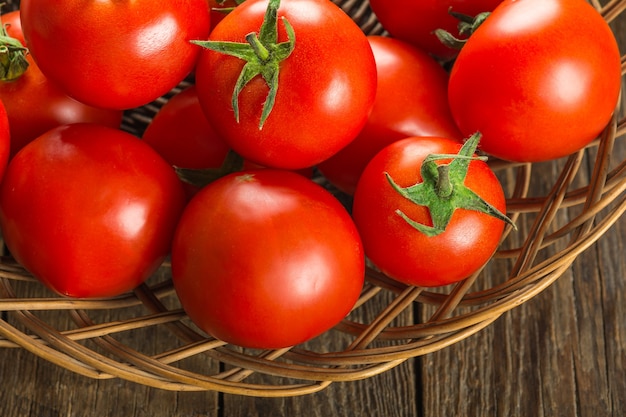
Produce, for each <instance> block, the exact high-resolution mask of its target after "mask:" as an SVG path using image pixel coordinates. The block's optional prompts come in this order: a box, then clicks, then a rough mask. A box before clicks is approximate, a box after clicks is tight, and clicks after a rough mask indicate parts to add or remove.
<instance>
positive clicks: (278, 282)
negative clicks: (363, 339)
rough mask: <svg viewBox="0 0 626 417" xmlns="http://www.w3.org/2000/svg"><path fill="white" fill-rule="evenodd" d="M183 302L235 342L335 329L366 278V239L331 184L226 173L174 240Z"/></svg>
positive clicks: (289, 338) (258, 343)
mask: <svg viewBox="0 0 626 417" xmlns="http://www.w3.org/2000/svg"><path fill="white" fill-rule="evenodd" d="M172 275H173V280H174V286H175V288H176V293H177V294H178V297H179V299H180V301H181V303H182V306H183V308H184V309H185V311H186V312H187V314H188V315H189V317H190V318H191V320H193V321H194V322H195V323H196V324H197V325H198V326H199V327H200V328H201V329H203V330H204V331H206V332H207V333H209V334H211V335H213V336H214V337H217V338H219V339H221V340H224V341H227V342H229V343H233V344H237V345H240V346H246V347H255V348H281V347H286V346H291V345H295V344H298V343H301V342H304V341H306V340H309V339H311V338H313V337H315V336H317V335H319V334H321V333H322V332H324V331H326V330H328V329H329V328H331V327H332V326H334V325H335V324H337V323H338V322H339V321H341V320H342V319H343V318H344V316H346V315H347V314H348V312H349V311H350V310H351V309H352V307H353V306H354V304H355V302H356V300H357V299H358V297H359V294H360V291H361V288H362V285H363V279H364V257H363V248H362V245H361V240H360V238H359V235H358V233H357V231H356V228H355V226H354V223H353V222H352V219H351V218H350V216H349V214H348V212H347V211H346V210H345V208H344V207H343V206H342V205H341V204H340V203H339V202H338V200H336V199H335V197H334V196H332V195H331V194H330V193H329V192H328V191H326V190H325V189H323V188H322V187H320V186H319V185H317V184H315V183H314V182H312V181H310V180H308V179H306V178H304V177H302V176H301V175H298V174H295V173H293V172H288V171H279V170H273V169H262V170H252V171H246V172H241V173H235V174H231V175H228V176H226V177H223V178H221V179H219V180H217V181H215V182H213V183H211V184H209V185H208V186H206V187H204V188H203V189H202V190H200V191H199V192H198V194H196V195H195V197H194V198H193V199H192V200H191V202H190V203H189V204H188V206H187V208H186V209H185V212H184V213H183V216H182V218H181V220H180V223H179V226H178V228H177V231H176V235H175V237H174V241H173V246H172Z"/></svg>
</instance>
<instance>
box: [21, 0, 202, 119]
mask: <svg viewBox="0 0 626 417" xmlns="http://www.w3.org/2000/svg"><path fill="white" fill-rule="evenodd" d="M20 7H21V14H22V16H21V18H22V27H23V30H24V36H25V38H26V40H27V43H28V47H29V49H30V52H31V53H32V55H33V57H34V59H35V61H36V62H37V64H38V65H39V67H40V68H41V71H42V72H43V73H44V74H45V75H46V76H47V77H48V78H49V79H50V80H52V81H53V82H54V83H56V84H58V85H59V86H60V87H61V89H63V90H64V91H65V92H66V93H67V94H68V95H70V96H71V97H73V98H75V99H77V100H78V101H82V102H84V103H87V104H90V105H92V106H96V107H105V108H114V109H129V108H133V107H138V106H141V105H144V104H146V103H148V102H150V101H152V100H154V99H156V98H158V97H160V96H162V95H163V94H165V93H167V92H168V91H169V90H171V89H172V88H173V87H175V86H176V85H177V84H178V83H179V82H180V81H181V80H183V79H184V78H185V77H186V76H187V75H188V74H189V73H190V72H191V71H192V69H193V68H194V65H195V63H196V60H197V56H198V53H199V50H200V48H198V47H197V46H196V45H193V44H191V43H190V41H191V40H194V39H204V38H206V36H207V34H208V32H209V27H210V18H209V10H208V4H207V1H206V0H185V1H167V2H156V1H152V0H136V1H132V2H130V1H123V2H108V1H89V2H85V1H82V0H63V1H59V0H23V1H22V2H21V6H20Z"/></svg>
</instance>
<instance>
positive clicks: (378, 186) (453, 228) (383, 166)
mask: <svg viewBox="0 0 626 417" xmlns="http://www.w3.org/2000/svg"><path fill="white" fill-rule="evenodd" d="M460 147H461V144H459V142H458V141H455V140H451V139H447V138H420V137H413V138H406V139H402V140H399V141H397V142H394V143H392V144H391V145H389V146H387V147H385V148H384V149H383V150H382V151H380V152H379V153H378V154H377V155H376V156H375V157H374V158H373V159H372V160H371V161H370V163H369V164H368V165H367V168H365V171H364V172H363V175H361V178H360V180H359V183H358V185H357V189H356V192H355V195H354V202H353V217H354V221H355V223H356V225H357V227H358V230H359V233H360V234H361V237H362V239H363V245H364V247H365V254H366V256H367V257H368V258H369V259H370V260H371V261H372V262H373V263H374V264H375V265H376V266H377V267H378V268H380V269H381V270H382V271H383V272H384V273H386V274H387V275H389V276H390V277H391V278H394V279H396V280H398V281H401V282H404V283H407V284H411V285H418V286H426V287H432V286H441V285H447V284H450V283H453V282H457V281H460V280H462V279H464V278H466V277H468V276H469V275H471V274H472V273H473V272H475V271H477V270H478V269H479V268H481V267H482V266H483V265H484V264H485V263H486V262H487V261H488V260H489V259H490V258H491V256H492V255H493V253H494V252H495V250H496V248H497V246H498V244H499V241H500V238H501V236H502V232H503V229H504V225H505V223H504V222H503V221H502V220H500V219H498V218H496V217H492V216H490V215H487V214H485V213H482V212H478V211H473V210H467V209H457V210H456V211H455V212H454V214H453V215H452V217H451V219H450V223H449V224H448V225H447V227H446V228H445V231H444V232H443V233H441V234H438V235H436V236H428V235H426V234H425V233H423V232H421V231H419V230H416V229H415V228H414V227H413V226H412V225H410V224H409V223H408V222H407V221H406V220H405V219H404V218H403V217H402V216H401V215H399V214H398V212H397V211H398V210H400V211H401V212H402V213H404V214H405V215H406V216H408V218H409V219H411V220H413V221H415V222H418V223H420V224H423V225H426V226H432V225H433V220H432V219H433V215H432V212H431V211H430V209H428V208H426V207H425V206H422V205H418V204H415V203H413V202H412V201H410V200H409V199H407V198H405V197H404V196H403V195H401V194H399V193H398V192H397V191H396V190H395V189H394V188H393V187H392V186H391V185H390V182H389V180H388V179H387V177H386V175H385V174H386V173H388V174H389V176H390V177H391V178H392V179H393V180H394V181H395V183H396V184H398V185H399V186H401V187H410V186H413V185H415V184H418V183H421V182H423V177H422V174H421V172H420V171H421V168H422V163H423V161H424V159H425V158H426V157H427V156H428V155H431V154H456V153H458V152H459V149H460ZM444 162H450V160H447V161H439V162H438V164H439V165H440V164H442V163H444ZM464 185H465V186H466V187H467V188H469V189H470V190H473V191H474V192H475V193H476V194H478V195H479V196H480V197H482V198H483V199H484V200H485V201H487V202H488V203H489V204H491V206H493V207H495V208H496V209H497V210H499V211H500V212H501V213H504V212H505V198H504V193H503V191H502V187H501V185H500V183H499V182H498V179H497V178H496V176H495V175H494V173H493V172H492V171H491V169H490V168H489V167H488V165H487V164H486V163H485V162H483V161H478V160H473V161H471V162H470V163H469V169H468V171H467V177H466V178H465V181H464Z"/></svg>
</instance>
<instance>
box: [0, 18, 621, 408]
mask: <svg viewBox="0 0 626 417" xmlns="http://www.w3.org/2000/svg"><path fill="white" fill-rule="evenodd" d="M617 24H618V25H621V24H622V23H620V22H618V23H617ZM619 32H620V33H621V34H624V33H626V30H622V29H619ZM622 37H623V36H622ZM622 44H626V43H625V42H622ZM615 155H616V159H617V160H623V159H624V157H625V156H626V143H624V140H622V141H621V143H620V146H619V148H618V149H617V150H616V151H615ZM545 175H547V176H549V175H550V173H549V172H546V173H545ZM625 246H626V219H624V218H622V219H620V220H619V221H618V223H617V224H615V225H614V227H613V228H612V229H610V230H609V231H608V232H607V233H606V234H605V235H604V236H603V237H602V239H601V240H600V241H599V242H598V243H596V244H595V245H593V246H592V247H591V248H590V249H588V250H587V251H586V252H584V253H583V254H582V255H581V256H580V257H579V258H578V259H577V260H576V262H575V263H574V265H573V266H572V267H571V268H570V269H569V270H568V271H567V272H566V273H565V274H564V275H563V276H562V277H561V278H559V280H558V281H556V282H555V283H554V284H553V285H552V286H550V287H549V288H548V289H546V290H545V291H544V292H543V293H541V294H540V295H538V296H537V297H535V298H534V299H532V300H530V301H528V302H526V303H525V304H523V305H522V306H520V307H517V308H515V309H514V310H512V311H510V312H508V313H505V314H504V315H503V316H502V317H500V318H499V319H498V320H497V321H495V322H494V323H493V324H492V325H491V326H489V327H487V328H486V329H484V330H482V331H481V332H479V333H477V334H475V335H473V336H471V337H469V338H468V339H465V340H463V341H461V342H459V343H457V344H455V345H452V346H450V347H448V348H446V349H443V350H441V351H439V352H436V353H432V354H428V355H425V356H423V357H418V358H415V359H411V360H407V361H406V362H404V363H402V364H401V365H399V366H397V367H396V368H394V369H392V370H390V371H388V372H385V373H383V374H381V375H377V376H375V377H372V378H369V379H366V380H362V381H354V382H346V383H334V384H331V385H330V386H329V387H328V388H326V389H325V390H323V391H321V392H318V393H315V394H311V395H307V396H302V397H292V398H278V399H277V398H251V397H243V396H236V395H227V394H218V393H215V392H171V391H165V390H160V389H154V388H148V387H145V386H141V385H138V384H135V383H132V382H127V381H123V380H119V379H111V380H94V379H89V378H86V377H83V376H80V375H77V374H74V373H72V372H69V371H67V370H65V369H62V368H60V367H57V366H55V365H52V364H50V363H49V362H46V361H45V360H43V359H40V358H38V357H36V356H34V355H32V354H31V353H29V352H26V351H24V350H21V349H8V348H6V349H0V416H2V417H78V416H80V417H84V416H93V417H113V416H115V417H118V416H124V417H148V416H150V417H162V416H163V417H165V416H168V417H200V416H202V417H238V416H246V417H255V416H299V417H309V416H310V417H325V416H342V417H344V416H345V417H351V416H355V417H357V416H370V417H450V416H476V417H481V416H484V417H490V416H503V417H504V416H507V417H508V416H524V417H526V416H533V417H548V416H564V417H604V416H607V417H609V416H610V417H623V416H625V415H626V256H625V253H626V248H625ZM485 279H487V280H489V279H490V278H489V276H487V277H486V278H485ZM63 317H65V318H63V319H62V320H67V317H66V316H63ZM406 319H407V320H410V319H411V318H410V317H406ZM59 325H60V326H65V324H63V323H59ZM160 337H167V336H166V335H160V336H159V335H155V336H154V337H146V338H145V339H142V340H141V341H139V343H140V345H141V348H142V350H143V349H146V350H148V351H149V350H150V349H152V348H154V350H155V351H158V344H159V341H160V339H159V338H160ZM325 342H327V343H329V344H332V343H333V341H332V339H328V340H327V341H325ZM197 366H200V367H201V366H210V365H208V364H203V363H201V362H199V363H197Z"/></svg>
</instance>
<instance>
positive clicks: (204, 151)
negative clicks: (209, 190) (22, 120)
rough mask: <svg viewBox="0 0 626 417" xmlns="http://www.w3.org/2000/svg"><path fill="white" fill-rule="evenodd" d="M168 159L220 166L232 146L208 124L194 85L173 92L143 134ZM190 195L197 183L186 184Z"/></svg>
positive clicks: (190, 165)
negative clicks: (175, 92)
mask: <svg viewBox="0 0 626 417" xmlns="http://www.w3.org/2000/svg"><path fill="white" fill-rule="evenodd" d="M142 138H143V140H144V142H146V143H147V144H149V145H150V146H152V147H153V148H154V149H155V150H156V151H157V152H158V153H159V154H160V155H161V156H162V157H163V159H165V160H166V161H167V162H169V163H170V164H171V165H174V166H176V167H180V168H195V169H205V168H219V167H220V166H221V165H222V163H223V162H224V159H225V158H226V154H227V153H228V151H229V150H230V148H229V147H228V145H226V142H224V140H223V139H222V138H221V137H220V136H219V135H218V134H217V133H216V132H215V129H213V127H212V126H211V125H210V124H209V122H208V121H207V119H206V117H205V116H204V113H203V111H202V108H201V107H200V102H199V100H198V94H197V91H196V86H195V85H191V86H189V87H187V88H186V89H184V90H182V91H181V92H179V93H178V94H175V95H174V96H172V97H171V98H170V99H169V100H168V101H167V102H166V103H165V104H164V105H163V107H161V108H160V109H159V111H158V112H157V113H156V115H155V116H154V118H153V119H152V120H151V121H150V123H149V124H148V126H147V127H146V130H145V131H144V133H143V136H142ZM185 187H186V188H187V192H188V193H189V195H192V194H194V193H195V192H196V187H193V186H191V185H189V184H187V185H185Z"/></svg>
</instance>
